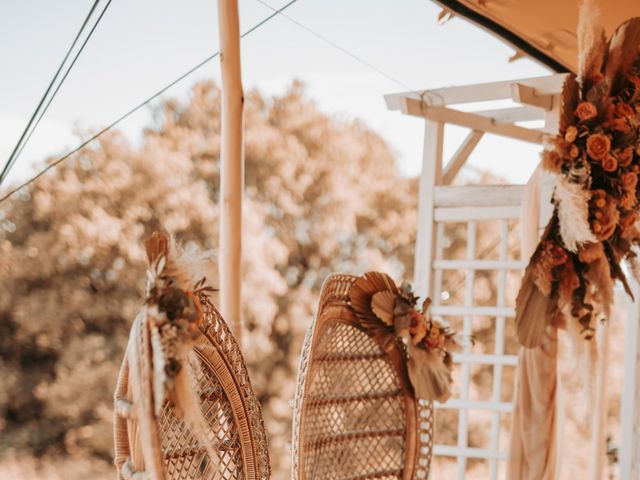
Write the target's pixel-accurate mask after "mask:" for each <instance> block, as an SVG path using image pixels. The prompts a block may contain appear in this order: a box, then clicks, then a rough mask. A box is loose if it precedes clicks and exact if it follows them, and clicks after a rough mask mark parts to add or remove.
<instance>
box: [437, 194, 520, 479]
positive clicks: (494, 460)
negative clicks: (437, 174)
mask: <svg viewBox="0 0 640 480" xmlns="http://www.w3.org/2000/svg"><path fill="white" fill-rule="evenodd" d="M480 189H481V190H482V194H483V197H482V202H483V203H485V204H484V205H482V206H477V205H476V206H473V207H471V206H470V205H465V203H472V202H471V200H472V198H474V197H477V195H476V194H477V193H478V192H479V191H480ZM507 190H508V191H509V192H510V193H511V195H510V196H506V197H505V192H506V191H507ZM520 193H521V189H520V188H518V187H516V188H514V187H502V186H496V187H477V188H475V187H446V188H445V187H440V189H439V192H438V195H436V196H435V204H434V206H435V209H434V216H433V226H434V228H435V236H434V237H435V238H434V257H435V258H434V260H433V261H432V262H431V267H430V272H429V274H428V275H430V276H431V278H432V280H431V281H430V282H429V283H430V284H431V285H432V288H431V289H430V290H431V291H430V292H429V294H430V295H431V296H432V298H433V301H434V303H433V307H432V313H433V314H434V315H437V316H440V317H442V318H444V319H446V320H448V321H449V322H450V323H452V325H453V326H454V328H457V329H459V330H462V331H463V332H464V333H465V334H468V335H477V333H478V330H479V329H480V330H482V335H481V338H478V341H477V342H476V345H475V346H474V347H471V348H469V349H468V350H467V351H465V352H463V353H460V354H457V355H454V361H455V363H456V364H457V367H456V377H457V378H456V385H457V387H456V390H455V392H456V393H455V394H454V396H453V397H452V398H451V399H450V400H449V401H447V402H446V403H444V404H442V405H436V408H437V409H438V410H439V411H438V412H437V415H438V414H439V417H440V418H441V422H440V431H441V432H442V431H444V432H445V434H444V437H445V438H444V440H449V442H448V443H439V442H440V440H442V439H443V435H442V434H438V433H436V446H435V448H434V455H435V456H441V457H453V458H455V461H456V478H458V479H463V478H464V477H465V474H466V472H467V471H468V469H469V467H470V464H471V463H473V464H474V465H475V467H476V469H477V467H478V465H477V464H478V462H483V463H485V467H484V468H482V467H481V468H480V470H481V471H486V472H487V478H490V479H497V478H498V475H499V473H500V471H501V468H500V467H501V466H502V465H503V464H504V460H506V458H507V451H506V448H507V442H506V440H505V439H506V438H507V436H508V428H509V425H510V420H511V412H512V411H513V403H512V395H511V390H510V386H511V384H512V378H513V374H514V372H515V366H516V364H517V356H516V350H515V347H512V349H511V351H507V350H505V334H506V332H505V330H506V326H507V325H508V324H509V323H513V316H514V308H513V307H514V305H513V299H510V300H509V301H508V299H507V292H506V287H507V275H508V272H514V278H516V277H517V276H518V275H519V273H520V272H521V271H522V269H523V268H524V266H525V263H524V262H523V261H522V259H521V258H520V254H519V234H518V232H517V231H516V227H517V223H518V222H517V220H518V219H519V216H520V207H519V205H518V204H517V203H518V202H519V198H520ZM456 194H457V195H456ZM470 194H471V196H470ZM456 198H457V199H458V200H457V203H458V205H456V200H455V199H456ZM492 200H493V201H494V202H496V203H507V202H508V203H510V204H503V205H491V201H492ZM475 203H476V204H477V202H475ZM442 204H446V205H447V206H441V205H442ZM480 231H481V232H482V238H479V232H480ZM453 236H455V238H460V237H463V238H464V239H465V243H466V245H459V246H458V248H455V249H454V248H451V245H450V244H451V242H452V238H451V237H453ZM487 242H489V245H488V246H487V245H486V243H487ZM481 245H484V246H482V247H481V248H479V246H481ZM510 252H511V255H509V254H510ZM451 256H454V257H455V258H451ZM461 257H462V258H461ZM478 272H482V276H483V282H482V283H481V285H480V286H479V285H478V282H476V280H477V278H476V277H477V275H478ZM479 288H481V289H482V288H485V289H487V288H488V289H489V290H490V291H491V293H492V294H491V295H490V296H491V297H492V298H491V300H492V301H491V302H487V301H486V300H485V301H482V300H480V301H479V300H478V298H479V295H478V293H479V292H478V289H479ZM484 296H486V295H484ZM484 296H483V295H480V298H481V299H482V298H483V297H484ZM489 303H490V304H489ZM505 368H509V369H511V372H512V375H511V377H510V378H508V379H505V378H504V375H503V372H504V369H505ZM474 374H475V375H479V376H481V377H482V378H484V379H485V381H484V382H482V383H483V384H484V385H486V388H484V389H481V390H478V389H476V391H472V386H473V383H474V382H473V381H472V377H473V375H474ZM489 377H490V378H489ZM487 380H488V381H487ZM476 383H478V382H476ZM507 383H508V385H507ZM505 387H509V388H505ZM505 391H506V392H507V395H505V394H504V393H503V392H505ZM455 413H457V421H456V423H457V424H456V425H455V428H454V429H455V435H454V437H455V438H451V437H452V435H451V429H452V425H451V424H450V422H451V421H452V420H453V418H454V417H456V415H455ZM471 428H473V429H474V431H473V432H470V429H471ZM478 432H480V433H479V434H478ZM451 440H453V442H451ZM437 468H438V463H436V464H435V465H434V472H433V477H434V478H438V471H437Z"/></svg>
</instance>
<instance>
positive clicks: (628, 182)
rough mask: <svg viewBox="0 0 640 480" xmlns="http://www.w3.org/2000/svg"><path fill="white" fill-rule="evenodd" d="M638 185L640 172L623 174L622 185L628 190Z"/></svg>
mask: <svg viewBox="0 0 640 480" xmlns="http://www.w3.org/2000/svg"><path fill="white" fill-rule="evenodd" d="M636 185H638V174H637V173H635V172H627V173H625V174H624V175H622V186H623V187H624V189H625V190H626V191H628V192H629V191H631V190H635V188H636Z"/></svg>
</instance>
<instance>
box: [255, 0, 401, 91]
mask: <svg viewBox="0 0 640 480" xmlns="http://www.w3.org/2000/svg"><path fill="white" fill-rule="evenodd" d="M256 2H258V3H260V4H261V5H264V6H265V7H267V8H268V9H270V10H273V11H274V12H278V14H279V15H280V16H281V17H284V18H286V19H287V20H289V21H290V22H291V23H293V24H295V25H297V26H298V27H300V28H302V29H303V30H306V31H307V32H309V33H310V34H311V35H313V36H315V37H317V38H319V39H320V40H322V41H323V42H324V43H326V44H327V45H330V46H331V47H333V48H335V49H336V50H339V51H340V52H342V53H344V54H345V55H348V56H349V57H351V58H353V59H354V60H355V61H357V62H358V63H360V64H362V65H364V66H365V67H367V68H368V69H370V70H373V71H374V72H376V73H378V74H380V75H382V76H383V77H385V78H386V79H387V80H389V81H391V82H393V83H395V84H396V85H398V86H400V87H401V88H403V89H405V90H411V88H410V87H408V86H407V85H406V84H405V83H403V82H402V81H400V80H398V79H397V78H395V77H393V76H391V75H390V74H388V73H387V72H385V71H384V70H381V69H380V68H378V67H376V66H375V65H373V64H371V63H369V62H367V61H366V60H364V59H363V58H361V57H359V56H357V55H356V54H355V53H352V52H350V51H349V50H347V49H346V48H344V47H342V46H340V45H338V44H337V43H335V42H334V41H332V40H330V39H328V38H327V37H325V36H324V35H322V34H320V33H318V32H316V31H315V30H312V29H311V28H309V27H307V26H306V25H304V24H302V23H300V22H299V21H298V20H296V19H295V18H293V17H290V16H289V15H287V14H285V13H281V12H279V11H277V10H276V9H275V8H273V7H272V6H271V5H269V4H268V3H266V2H264V1H263V0H256Z"/></svg>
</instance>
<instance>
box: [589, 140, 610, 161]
mask: <svg viewBox="0 0 640 480" xmlns="http://www.w3.org/2000/svg"><path fill="white" fill-rule="evenodd" d="M609 150H611V139H610V138H609V137H607V136H606V135H603V134H602V133H594V134H593V135H589V138H587V153H588V154H589V156H590V157H591V158H593V159H594V160H603V159H605V158H606V157H607V154H608V153H609Z"/></svg>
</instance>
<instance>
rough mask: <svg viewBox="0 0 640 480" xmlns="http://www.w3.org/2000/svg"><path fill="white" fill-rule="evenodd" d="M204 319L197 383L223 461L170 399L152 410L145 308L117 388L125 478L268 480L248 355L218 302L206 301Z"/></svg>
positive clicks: (197, 346) (118, 448) (118, 457)
mask: <svg viewBox="0 0 640 480" xmlns="http://www.w3.org/2000/svg"><path fill="white" fill-rule="evenodd" d="M200 301H201V303H202V307H203V317H204V318H203V323H202V325H201V326H200V334H199V336H198V338H197V339H196V341H195V342H194V346H193V349H194V351H195V353H196V355H195V356H191V361H192V362H199V365H197V367H198V368H195V369H194V371H196V372H198V373H197V375H196V378H195V380H196V383H197V385H194V387H195V388H196V389H197V393H198V395H199V398H200V402H201V408H202V413H203V416H204V418H205V420H206V424H207V426H208V427H209V431H208V432H207V435H208V438H209V439H210V440H211V441H212V445H213V446H214V448H215V450H216V453H217V458H215V459H212V458H210V456H209V455H208V454H207V452H206V450H205V448H203V446H202V445H201V444H200V442H199V441H198V438H197V437H196V435H194V433H193V432H192V431H191V429H190V427H189V426H187V425H186V424H185V422H184V421H183V420H182V419H181V418H180V416H179V415H177V414H176V411H175V410H174V407H173V406H172V404H171V403H170V402H169V401H166V402H165V403H164V405H163V406H162V410H161V414H160V415H159V416H155V415H154V413H153V408H152V401H151V398H152V395H153V392H152V387H151V376H152V365H151V362H152V353H151V351H150V345H151V343H150V338H149V335H148V329H147V328H146V325H145V324H146V321H147V319H146V318H145V314H144V310H143V313H142V314H141V315H139V316H138V317H137V318H136V320H135V322H134V324H133V327H132V329H131V335H130V339H129V344H128V347H127V352H126V354H125V358H124V361H123V362H122V367H121V370H120V375H119V378H118V383H117V387H116V392H115V419H114V420H115V422H114V435H115V463H116V468H117V471H118V479H119V480H128V479H139V480H143V479H144V480H147V479H148V480H160V479H162V480H165V479H203V480H205V479H225V480H227V479H229V480H231V479H243V480H258V479H261V480H263V479H268V478H269V475H270V469H269V456H268V451H267V440H266V436H265V431H264V426H263V421H262V413H261V409H260V405H259V403H258V401H257V399H256V397H255V395H254V393H253V389H252V387H251V383H250V381H249V376H248V374H247V370H246V368H245V364H244V361H243V358H242V354H241V353H240V350H239V348H238V345H237V343H236V341H235V339H234V337H233V335H232V334H231V332H230V330H229V328H228V327H227V325H226V323H225V321H224V319H223V318H222V317H221V315H220V314H219V313H218V311H217V309H216V308H215V306H214V305H213V303H212V302H211V301H210V300H209V299H208V298H207V297H206V296H202V297H201V298H200Z"/></svg>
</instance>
